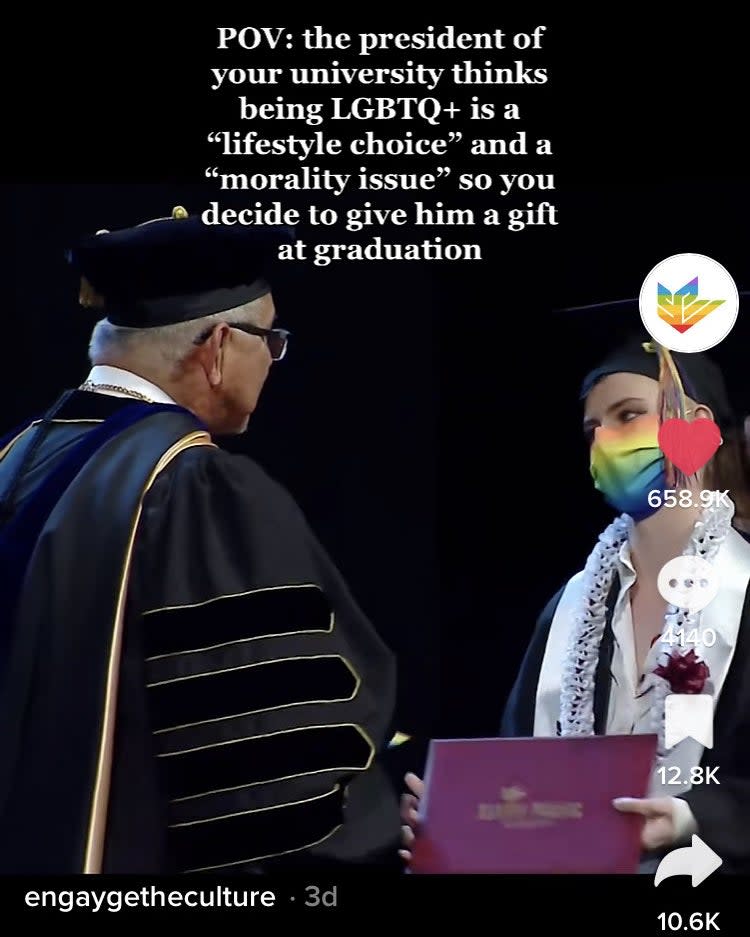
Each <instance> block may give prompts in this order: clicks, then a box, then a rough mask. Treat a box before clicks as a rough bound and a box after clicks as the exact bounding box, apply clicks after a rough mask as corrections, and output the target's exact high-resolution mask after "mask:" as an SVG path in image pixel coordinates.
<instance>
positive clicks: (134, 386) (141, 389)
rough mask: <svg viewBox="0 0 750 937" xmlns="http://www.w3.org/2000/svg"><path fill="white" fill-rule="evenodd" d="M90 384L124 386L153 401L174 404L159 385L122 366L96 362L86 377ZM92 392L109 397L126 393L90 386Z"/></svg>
mask: <svg viewBox="0 0 750 937" xmlns="http://www.w3.org/2000/svg"><path fill="white" fill-rule="evenodd" d="M86 380H87V381H90V382H91V383H92V384H111V385H113V386H114V387H124V388H125V389H126V390H132V391H135V393H138V394H144V395H145V396H146V397H148V398H149V399H150V400H152V401H153V402H154V403H171V404H175V405H176V401H174V400H173V399H172V398H171V397H170V396H169V394H167V393H165V392H164V391H163V390H162V389H161V387H157V385H156V384H152V383H151V381H147V380H146V378H145V377H141V376H140V374H134V373H133V372H132V371H126V370H125V369H124V368H116V367H114V366H112V365H110V364H97V365H94V367H93V368H92V369H91V371H90V372H89V376H88V377H87V378H86ZM91 389H92V390H93V391H94V393H97V394H108V395H109V396H111V397H127V396H128V394H125V393H121V392H120V391H116V390H111V389H109V388H98V387H93V388H91Z"/></svg>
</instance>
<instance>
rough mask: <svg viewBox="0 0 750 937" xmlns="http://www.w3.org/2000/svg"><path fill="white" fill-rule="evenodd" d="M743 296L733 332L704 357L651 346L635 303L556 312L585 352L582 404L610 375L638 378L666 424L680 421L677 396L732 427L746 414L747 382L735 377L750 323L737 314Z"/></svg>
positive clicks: (616, 302) (748, 403)
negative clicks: (655, 397)
mask: <svg viewBox="0 0 750 937" xmlns="http://www.w3.org/2000/svg"><path fill="white" fill-rule="evenodd" d="M747 296H750V293H748V292H741V293H740V297H741V299H740V313H739V315H738V317H737V321H736V323H735V325H734V327H733V329H732V331H731V332H730V333H729V334H728V335H727V337H726V338H725V339H724V340H723V342H721V343H720V344H719V345H717V346H716V347H715V348H713V349H710V351H709V352H693V353H687V352H675V351H669V350H668V349H666V348H664V347H663V346H661V345H659V344H658V343H656V342H655V341H654V340H653V339H652V338H651V336H650V335H649V334H648V332H647V331H646V329H645V327H644V326H643V323H642V321H641V317H640V306H639V301H638V299H622V300H614V301H608V302H599V303H592V304H590V305H586V306H572V307H569V308H567V309H559V310H556V313H557V314H558V315H560V314H562V315H563V316H564V317H565V321H564V323H562V324H563V325H564V326H565V327H566V329H567V328H570V327H572V328H573V329H574V331H575V332H576V333H577V334H578V336H579V342H580V345H581V347H582V349H583V352H584V359H585V360H584V368H585V371H584V374H583V376H582V380H581V384H580V397H581V399H584V398H585V397H586V396H587V395H588V394H589V392H590V391H591V389H592V388H593V387H594V385H595V384H596V383H598V381H600V380H601V379H602V378H604V377H606V376H607V375H609V374H615V373H618V372H624V373H631V374H642V375H644V376H645V377H650V378H652V379H653V380H655V381H658V382H659V384H660V387H661V390H662V397H663V404H664V408H665V409H666V410H668V411H670V412H669V413H664V414H663V416H664V417H665V418H666V417H667V416H668V415H672V416H677V415H679V413H678V412H674V411H678V410H679V409H680V394H681V392H682V393H684V395H686V396H687V397H689V398H691V399H692V400H694V401H696V403H702V404H704V405H705V406H707V407H710V408H711V411H712V412H713V415H714V420H715V421H716V423H717V424H718V425H719V426H720V427H722V428H725V427H729V426H733V425H735V424H736V423H737V421H738V420H741V418H742V416H743V415H744V414H745V413H746V412H747V413H750V409H748V408H750V398H748V396H747V385H748V381H747V380H746V379H745V375H744V373H743V374H741V375H738V374H737V371H738V365H739V362H740V361H742V360H743V359H744V360H746V349H747V347H748V340H749V339H750V320H748V318H747V316H746V315H743V311H742V305H743V300H744V301H745V302H746V301H747V300H746V297H747ZM727 375H730V376H731V377H732V378H733V379H734V380H733V381H732V382H731V383H732V384H733V388H732V390H733V391H737V394H735V393H733V392H730V389H729V382H728V381H727Z"/></svg>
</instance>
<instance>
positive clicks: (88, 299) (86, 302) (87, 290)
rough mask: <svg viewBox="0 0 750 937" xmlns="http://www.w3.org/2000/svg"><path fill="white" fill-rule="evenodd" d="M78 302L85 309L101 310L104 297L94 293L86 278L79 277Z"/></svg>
mask: <svg viewBox="0 0 750 937" xmlns="http://www.w3.org/2000/svg"><path fill="white" fill-rule="evenodd" d="M78 302H79V303H80V305H81V306H84V307H85V308H86V309H102V308H103V306H104V297H103V296H101V295H100V294H99V293H97V292H96V290H95V289H94V287H93V286H92V285H91V284H90V283H89V281H88V280H87V279H86V277H81V285H80V288H79V290H78Z"/></svg>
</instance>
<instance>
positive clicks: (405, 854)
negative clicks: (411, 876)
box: [398, 772, 424, 862]
mask: <svg viewBox="0 0 750 937" xmlns="http://www.w3.org/2000/svg"><path fill="white" fill-rule="evenodd" d="M404 782H405V783H406V786H407V787H408V788H409V791H410V793H408V794H402V795H401V823H402V824H403V825H402V827H401V845H402V846H403V849H399V851H398V854H399V855H400V856H401V858H402V859H403V860H404V862H410V861H411V852H410V847H411V844H412V843H413V842H414V832H415V830H416V829H417V825H418V823H419V801H420V800H421V798H422V797H423V795H424V781H423V780H422V779H421V778H418V777H417V776H416V774H412V773H411V772H409V773H408V774H407V775H405V777H404Z"/></svg>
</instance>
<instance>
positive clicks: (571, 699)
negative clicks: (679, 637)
mask: <svg viewBox="0 0 750 937" xmlns="http://www.w3.org/2000/svg"><path fill="white" fill-rule="evenodd" d="M733 516H734V504H733V503H732V502H731V501H729V499H725V500H724V502H722V501H721V500H718V503H715V502H712V503H711V504H710V505H709V506H708V507H706V508H705V509H704V510H703V512H702V514H701V517H700V518H699V519H698V521H697V522H696V524H695V527H694V528H693V532H692V534H691V537H690V541H689V542H688V545H687V546H686V548H685V550H684V551H683V554H682V555H683V556H700V557H701V558H702V559H705V560H707V561H708V562H711V561H713V559H714V557H715V556H716V554H717V552H718V551H719V549H720V547H721V545H722V543H723V542H724V540H725V538H726V536H727V534H728V533H729V530H730V528H731V523H732V518H733ZM632 526H633V520H632V518H630V517H629V516H628V515H627V514H623V515H621V516H620V517H618V518H617V519H616V520H614V521H613V522H612V523H611V524H610V525H609V527H607V529H606V530H605V531H604V532H603V533H602V534H601V535H600V536H599V539H598V541H597V544H596V546H595V547H594V549H593V550H592V552H591V554H590V556H589V558H588V560H587V561H586V566H585V569H584V574H583V576H584V578H583V589H582V598H581V606H580V608H579V610H578V611H577V613H576V615H575V616H574V621H573V628H572V630H571V633H570V638H569V641H568V648H567V652H566V655H565V660H564V662H563V671H562V684H561V694H560V734H561V735H563V736H582V735H583V736H585V735H593V734H594V684H595V676H596V668H597V665H598V663H599V647H600V645H601V641H602V635H603V634H604V628H605V626H606V621H607V598H608V596H609V593H610V590H611V588H612V584H613V582H614V577H615V572H616V569H617V558H618V556H619V553H620V549H621V547H622V545H623V543H625V541H626V540H628V538H629V536H630V532H631V530H632ZM699 619H700V612H688V611H687V610H685V609H679V608H676V607H675V606H674V605H668V606H667V611H666V614H665V616H664V628H663V630H662V633H661V638H660V654H659V659H661V658H662V656H663V655H665V654H666V655H667V656H669V655H671V654H673V653H674V649H673V648H672V647H671V646H670V644H669V643H668V641H667V635H669V634H675V633H679V632H680V631H682V633H683V634H688V633H689V632H690V631H691V630H692V629H693V628H696V627H697V626H698V624H699ZM678 650H679V651H680V652H681V653H687V652H688V650H689V648H687V647H681V648H678ZM642 689H643V690H644V691H646V690H647V691H650V692H651V693H652V694H653V696H652V703H651V718H652V725H653V731H654V733H655V734H656V735H657V736H658V739H659V743H658V746H659V747H658V751H659V757H660V758H663V757H664V756H665V754H666V750H665V745H664V700H665V699H666V697H667V696H668V695H669V693H670V692H671V690H670V686H669V682H668V681H667V680H665V679H664V678H663V677H659V676H657V675H656V674H655V673H653V671H652V672H651V673H649V674H647V675H646V677H645V678H644V683H643V684H642Z"/></svg>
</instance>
